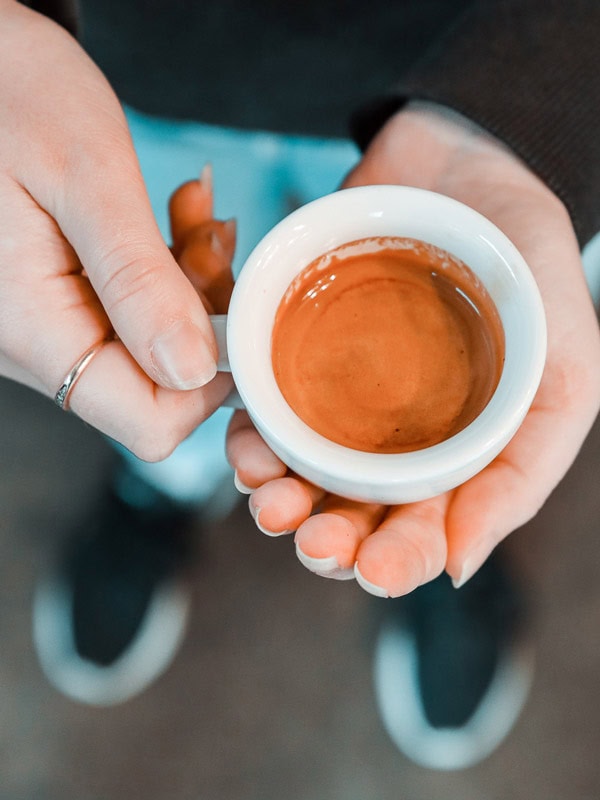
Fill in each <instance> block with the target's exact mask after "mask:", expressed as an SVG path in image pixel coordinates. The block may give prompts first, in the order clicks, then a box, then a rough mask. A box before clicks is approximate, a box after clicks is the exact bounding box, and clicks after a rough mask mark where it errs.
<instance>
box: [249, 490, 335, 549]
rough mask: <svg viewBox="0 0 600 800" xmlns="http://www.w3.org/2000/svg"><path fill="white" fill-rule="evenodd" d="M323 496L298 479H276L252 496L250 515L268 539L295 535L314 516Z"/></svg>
mask: <svg viewBox="0 0 600 800" xmlns="http://www.w3.org/2000/svg"><path fill="white" fill-rule="evenodd" d="M322 494H323V493H322V492H321V491H320V490H318V489H317V488H316V487H313V486H311V484H309V483H307V482H306V481H303V480H300V479H299V478H296V477H292V476H289V477H285V478H276V479H275V480H272V481H268V483H265V484H264V485H263V486H260V487H259V488H258V489H257V490H256V491H255V492H253V493H252V494H251V495H250V499H249V508H250V513H251V514H252V517H253V519H254V522H255V523H256V527H257V528H258V529H259V530H261V531H262V532H263V533H265V534H267V536H281V535H283V534H286V533H291V532H292V531H295V530H296V528H297V527H298V526H299V525H300V524H301V523H302V522H304V520H305V519H307V517H309V516H310V514H312V510H313V507H314V505H315V504H316V503H317V502H318V500H319V499H320V498H321V497H322Z"/></svg>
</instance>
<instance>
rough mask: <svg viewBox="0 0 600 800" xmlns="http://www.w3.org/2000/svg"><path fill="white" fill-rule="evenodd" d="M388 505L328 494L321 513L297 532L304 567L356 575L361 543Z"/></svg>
mask: <svg viewBox="0 0 600 800" xmlns="http://www.w3.org/2000/svg"><path fill="white" fill-rule="evenodd" d="M384 513H385V507H384V506H381V505H377V504H363V503H356V502H353V501H351V500H345V499H344V498H341V497H336V496H334V495H329V496H328V497H327V498H326V499H325V501H324V503H323V506H322V509H321V513H319V514H316V515H315V516H313V517H310V518H309V519H307V520H306V521H305V522H304V523H303V524H302V525H300V527H299V528H298V530H297V532H296V537H295V543H296V555H297V556H298V558H299V559H300V561H301V562H302V563H303V564H304V566H305V567H307V568H308V569H310V570H311V571H312V572H315V573H317V575H322V576H323V577H329V578H337V579H346V578H353V577H354V565H355V562H356V555H357V552H358V549H359V546H360V544H361V542H362V541H363V540H364V539H366V538H367V537H368V536H370V535H371V534H372V533H373V531H374V530H376V529H377V525H378V523H379V522H380V521H381V519H382V517H383V515H384Z"/></svg>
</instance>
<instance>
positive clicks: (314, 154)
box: [121, 108, 359, 511]
mask: <svg viewBox="0 0 600 800" xmlns="http://www.w3.org/2000/svg"><path fill="white" fill-rule="evenodd" d="M126 114H127V119H128V122H129V126H130V129H131V133H132V136H133V141H134V144H135V147H136V150H137V153H138V157H139V159H140V163H141V168H142V173H143V175H144V179H145V182H146V186H147V189H148V193H149V196H150V201H151V203H152V207H153V209H154V213H155V215H156V219H157V221H158V224H159V226H160V229H161V231H162V233H163V236H164V237H165V240H166V241H167V242H169V223H168V213H167V202H168V199H169V196H170V195H171V193H172V192H173V190H174V189H176V188H177V186H179V184H181V183H183V182H184V181H186V180H190V179H191V178H195V177H197V176H198V175H199V174H200V172H201V170H202V168H203V167H204V165H205V164H206V163H210V164H211V166H212V170H213V182H214V192H215V216H216V217H217V218H218V219H230V218H231V217H235V219H236V221H237V234H238V239H237V249H236V257H235V261H234V273H235V274H237V271H239V269H240V267H241V265H242V264H243V262H244V260H245V259H246V257H247V256H248V254H249V253H250V251H251V250H252V249H253V247H254V246H255V245H256V244H257V243H258V241H259V240H260V239H261V238H262V236H264V234H265V233H267V231H268V230H269V229H270V228H272V227H273V225H275V224H276V223H277V222H278V221H279V220H280V219H281V218H282V217H284V216H285V215H286V214H287V213H289V212H290V211H292V210H293V209H294V208H295V207H297V206H299V205H301V204H303V203H306V202H308V201H309V200H313V199H315V198H317V197H320V196H322V195H324V194H327V193H329V192H332V191H334V190H335V189H337V188H338V187H339V185H340V183H341V181H342V179H343V178H344V176H345V174H346V173H347V172H348V171H349V170H350V169H351V167H352V166H354V164H356V162H357V160H358V157H359V153H358V150H357V148H356V146H355V145H353V144H352V143H351V142H350V141H348V140H331V139H317V138H310V137H300V136H298V137H297V136H282V135H277V134H271V133H263V132H254V131H250V132H248V131H238V130H232V129H226V128H220V127H214V126H209V125H201V124H198V123H195V122H173V121H169V120H163V119H158V118H154V117H148V116H146V115H143V114H140V113H139V112H137V111H134V110H132V109H129V108H128V109H126ZM230 413H231V412H229V411H228V410H226V409H219V410H218V411H217V412H216V413H215V414H213V416H212V417H210V419H208V420H207V421H206V422H204V423H203V424H202V425H201V426H200V427H199V428H198V429H197V430H196V431H195V432H194V433H193V434H192V435H191V436H189V437H188V438H187V439H186V440H185V441H184V442H183V443H182V444H181V445H180V446H179V447H178V448H177V449H176V450H175V452H174V453H173V454H172V455H171V456H169V458H167V459H165V460H164V461H162V462H160V463H157V464H148V463H145V462H142V461H140V460H139V459H137V458H136V457H135V456H133V455H132V454H131V453H130V452H129V451H126V450H124V449H121V450H122V452H123V455H124V457H125V459H126V462H127V465H128V467H129V468H130V470H132V471H133V472H134V473H135V474H136V475H138V476H139V477H141V478H143V479H144V480H145V481H146V482H147V483H149V484H150V485H152V486H154V487H155V488H157V489H159V490H160V491H162V492H163V493H165V494H166V495H167V496H169V497H171V498H172V499H174V500H177V501H179V502H183V503H186V504H187V503H193V504H206V503H208V501H211V502H210V505H212V506H214V509H213V510H216V509H217V508H219V502H220V501H219V498H218V496H217V492H218V490H219V488H220V487H223V486H224V485H226V483H227V482H229V483H231V470H230V467H229V465H228V464H227V461H226V459H225V431H226V427H227V423H228V420H229V416H230ZM226 510H227V509H226V508H224V511H226Z"/></svg>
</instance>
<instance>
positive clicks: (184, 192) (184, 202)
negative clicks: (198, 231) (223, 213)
mask: <svg viewBox="0 0 600 800" xmlns="http://www.w3.org/2000/svg"><path fill="white" fill-rule="evenodd" d="M213 207H214V203H213V183H212V169H211V167H210V165H209V164H206V166H205V167H204V169H203V170H202V173H201V174H200V178H199V180H191V181H186V182H185V183H183V184H182V185H181V186H179V187H177V189H176V190H175V191H174V192H173V194H172V195H171V197H170V199H169V222H170V225H171V239H172V241H173V249H174V250H175V251H177V250H178V249H179V248H180V247H181V245H182V244H183V241H184V239H185V237H186V236H187V234H188V233H189V232H190V230H193V229H194V228H195V227H196V226H197V225H200V224H201V223H202V222H208V221H209V220H211V219H213ZM175 256H176V257H177V252H175ZM232 256H233V254H232Z"/></svg>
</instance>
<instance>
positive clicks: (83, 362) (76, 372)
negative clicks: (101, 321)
mask: <svg viewBox="0 0 600 800" xmlns="http://www.w3.org/2000/svg"><path fill="white" fill-rule="evenodd" d="M112 339H113V337H112V336H108V337H107V338H106V339H103V340H102V341H101V342H98V343H97V344H95V345H93V347H90V349H89V350H86V351H85V353H84V354H83V355H82V356H81V358H80V359H78V360H77V361H76V362H75V364H73V366H72V367H71V369H70V370H69V372H68V373H67V376H66V377H65V379H64V381H63V382H62V384H61V386H60V389H59V390H58V392H57V393H56V394H55V395H54V402H55V403H56V405H57V406H58V407H59V408H62V410H63V411H67V410H68V408H69V396H70V394H71V392H72V391H73V387H74V386H75V384H76V383H77V381H78V380H79V378H80V377H81V375H82V374H83V372H84V370H85V369H86V367H88V366H89V364H90V362H91V361H92V359H93V358H94V356H95V355H97V354H98V353H99V352H100V350H102V348H103V347H104V345H105V344H106V343H107V342H110V341H112Z"/></svg>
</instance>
